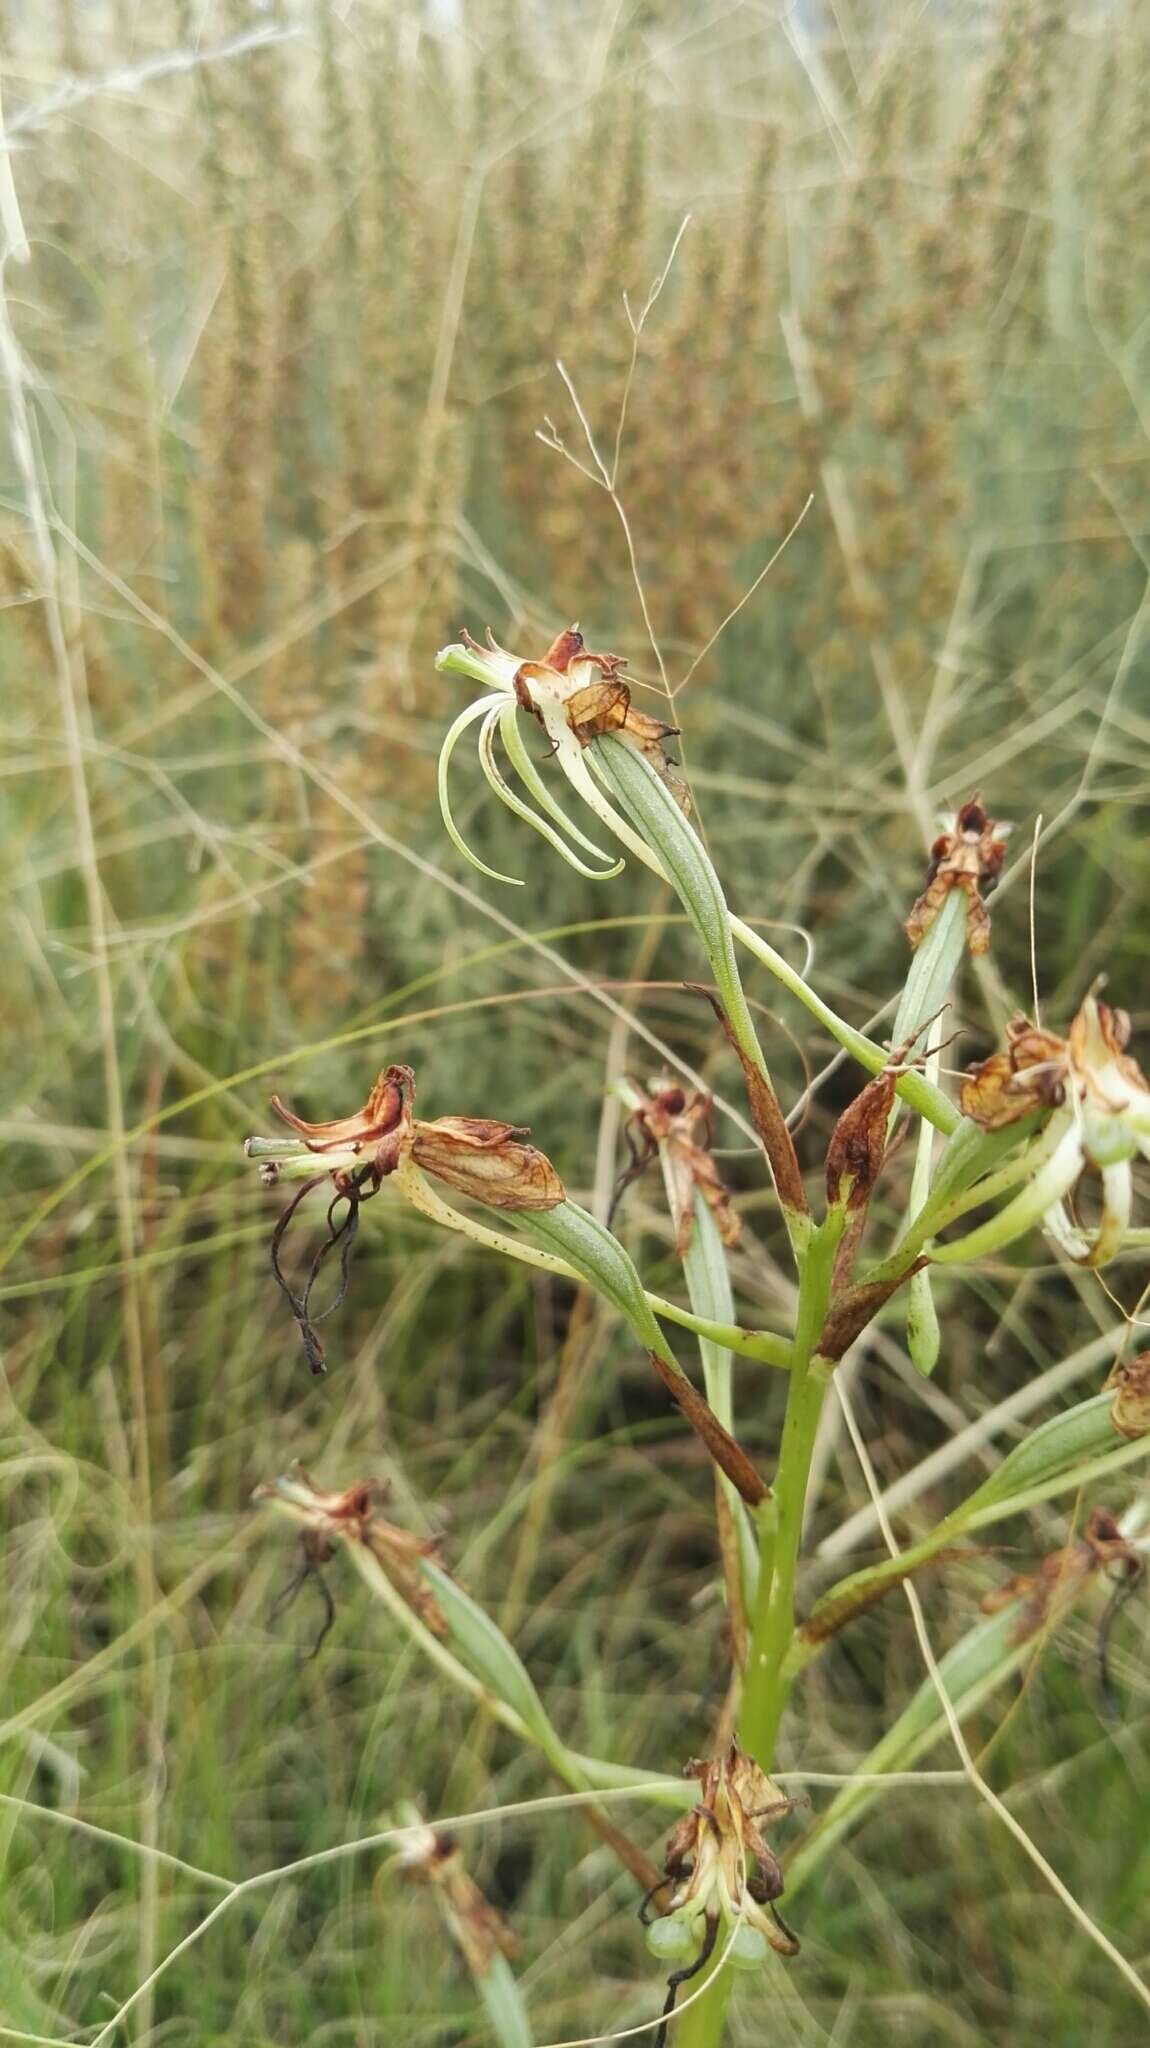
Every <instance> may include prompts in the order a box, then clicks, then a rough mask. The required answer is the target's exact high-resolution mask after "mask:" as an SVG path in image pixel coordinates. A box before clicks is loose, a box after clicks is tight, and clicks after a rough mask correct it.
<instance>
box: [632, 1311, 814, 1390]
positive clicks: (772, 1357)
mask: <svg viewBox="0 0 1150 2048" xmlns="http://www.w3.org/2000/svg"><path fill="white" fill-rule="evenodd" d="M647 1306H648V1308H650V1309H651V1310H652V1311H653V1312H654V1314H655V1315H657V1316H660V1317H661V1318H662V1320H663V1321H664V1322H665V1323H677V1324H678V1325H679V1328H680V1329H682V1330H690V1331H691V1332H692V1333H693V1335H694V1336H696V1337H704V1338H706V1339H707V1341H708V1342H709V1343H711V1344H721V1345H722V1346H723V1348H724V1349H725V1350H727V1351H736V1352H738V1354H739V1357H740V1358H753V1359H755V1360H756V1361H757V1363H758V1364H759V1365H773V1366H777V1367H778V1369H779V1370H780V1371H781V1372H789V1371H790V1369H791V1359H792V1357H793V1355H794V1352H793V1347H792V1345H791V1341H790V1339H789V1337H779V1336H776V1334H775V1332H774V1331H773V1330H743V1329H741V1328H740V1327H739V1325H738V1324H737V1323H719V1322H715V1321H714V1320H713V1319H712V1318H711V1317H710V1316H700V1315H696V1314H695V1312H694V1310H693V1309H689V1308H680V1306H679V1304H678V1302H677V1301H666V1300H664V1298H663V1296H662V1295H661V1294H648V1295H647Z"/></svg>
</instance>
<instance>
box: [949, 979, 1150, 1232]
mask: <svg viewBox="0 0 1150 2048" xmlns="http://www.w3.org/2000/svg"><path fill="white" fill-rule="evenodd" d="M1129 1042H1130V1019H1129V1017H1128V1016H1127V1015H1126V1012H1125V1010H1113V1009H1111V1007H1110V1005H1109V1004H1108V1003H1102V1002H1099V1001H1098V1000H1097V998H1096V997H1094V996H1087V998H1086V1000H1085V1002H1084V1003H1083V1005H1082V1007H1081V1009H1080V1010H1079V1012H1078V1014H1077V1016H1076V1017H1075V1019H1074V1022H1073V1023H1072V1024H1071V1026H1070V1031H1069V1034H1068V1036H1067V1037H1066V1038H1065V1039H1062V1038H1058V1037H1057V1036H1056V1035H1055V1034H1054V1033H1053V1032H1051V1031H1039V1030H1036V1029H1035V1027H1034V1026H1033V1025H1031V1024H1028V1023H1027V1021H1026V1019H1025V1017H1015V1018H1013V1019H1012V1021H1011V1023H1010V1024H1009V1025H1008V1027H1007V1034H1006V1049H1005V1051H1004V1052H997V1053H992V1054H991V1056H990V1058H989V1059H986V1060H982V1061H980V1062H979V1064H978V1065H977V1066H975V1067H973V1068H972V1069H971V1073H970V1076H969V1078H968V1079H967V1081H966V1082H965V1083H964V1084H963V1088H962V1096H961V1100H962V1108H963V1111H964V1114H965V1115H967V1116H968V1117H970V1118H972V1120H973V1121H974V1122H975V1123H978V1124H981V1125H982V1126H983V1127H984V1129H987V1130H998V1129H1000V1128H1002V1127H1004V1126H1006V1125H1009V1124H1012V1123H1014V1122H1016V1121H1017V1120H1018V1119H1019V1118H1020V1117H1024V1116H1026V1115H1027V1114H1028V1113H1030V1112H1031V1111H1040V1110H1046V1111H1048V1112H1049V1113H1050V1122H1049V1126H1048V1133H1047V1134H1046V1135H1047V1136H1048V1137H1049V1138H1050V1139H1053V1140H1055V1141H1057V1152H1056V1153H1055V1154H1054V1155H1053V1156H1052V1158H1051V1168H1053V1167H1054V1166H1055V1164H1057V1166H1058V1173H1059V1180H1060V1183H1061V1186H1060V1193H1059V1197H1058V1199H1057V1200H1056V1201H1054V1202H1052V1204H1051V1207H1050V1209H1049V1210H1048V1211H1047V1213H1046V1215H1045V1216H1044V1218H1043V1225H1044V1228H1045V1229H1046V1230H1047V1232H1048V1234H1049V1235H1050V1236H1051V1237H1052V1238H1053V1239H1054V1240H1055V1242H1056V1243H1057V1244H1058V1246H1059V1248H1060V1249H1061V1250H1062V1251H1064V1252H1065V1253H1066V1256H1067V1257H1068V1258H1071V1259H1074V1260H1076V1261H1078V1262H1079V1263H1081V1264H1085V1265H1091V1266H1101V1265H1104V1264H1105V1263H1106V1261H1107V1260H1108V1259H1110V1258H1113V1256H1114V1254H1115V1252H1116V1251H1117V1250H1118V1249H1119V1248H1120V1247H1121V1245H1122V1243H1123V1241H1124V1238H1125V1235H1126V1231H1127V1228H1128V1225H1129V1221H1130V1213H1131V1208H1132V1204H1133V1191H1134V1184H1133V1177H1132V1174H1131V1168H1130V1162H1131V1160H1132V1159H1133V1158H1134V1156H1135V1154H1136V1153H1139V1152H1140V1153H1141V1154H1142V1156H1143V1157H1144V1158H1147V1159H1150V1086H1148V1085H1147V1082H1146V1078H1145V1076H1144V1074H1143V1073H1142V1070H1141V1068H1140V1067H1139V1065H1138V1063H1137V1061H1136V1060H1133V1059H1131V1058H1130V1056H1129V1054H1128V1053H1127V1050H1126V1047H1127V1045H1128V1044H1129ZM1085 1166H1090V1167H1095V1168H1097V1170H1098V1172H1099V1174H1100V1176H1101V1182H1102V1214H1101V1217H1100V1220H1099V1222H1098V1223H1097V1225H1095V1226H1094V1227H1093V1228H1092V1229H1091V1230H1083V1229H1081V1228H1080V1227H1079V1226H1078V1225H1077V1224H1073V1223H1071V1222H1070V1220H1069V1218H1068V1217H1067V1216H1066V1213H1065V1210H1064V1207H1063V1201H1062V1195H1063V1194H1065V1193H1068V1192H1069V1190H1070V1188H1071V1187H1072V1186H1073V1185H1074V1182H1075V1181H1076V1180H1077V1179H1078V1176H1079V1175H1080V1173H1081V1172H1082V1169H1083V1168H1084V1167H1085Z"/></svg>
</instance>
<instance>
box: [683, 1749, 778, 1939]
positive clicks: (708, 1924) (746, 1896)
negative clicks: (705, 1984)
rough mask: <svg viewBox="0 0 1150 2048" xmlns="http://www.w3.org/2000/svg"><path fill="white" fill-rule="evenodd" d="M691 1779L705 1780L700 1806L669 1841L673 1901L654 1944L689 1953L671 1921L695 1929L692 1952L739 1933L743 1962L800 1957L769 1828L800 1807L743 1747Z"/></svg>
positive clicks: (699, 1768)
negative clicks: (779, 1906)
mask: <svg viewBox="0 0 1150 2048" xmlns="http://www.w3.org/2000/svg"><path fill="white" fill-rule="evenodd" d="M687 1776H688V1777H692V1778H697V1779H698V1780H699V1784H700V1787H701V1790H700V1794H699V1803H698V1805H697V1806H695V1807H694V1808H693V1809H692V1811H691V1812H690V1813H688V1814H684V1816H683V1818H682V1820H681V1821H680V1822H679V1824H678V1826H677V1827H676V1828H675V1830H674V1832H673V1833H672V1835H671V1836H670V1838H669V1840H668V1843H667V1855H666V1863H665V1866H664V1867H665V1870H666V1878H665V1880H664V1885H663V1886H662V1887H661V1888H660V1889H662V1890H664V1891H665V1892H666V1895H667V1896H666V1903H665V1905H664V1906H663V1908H662V1915H661V1920H660V1921H657V1922H655V1923H654V1924H653V1926H652V1928H651V1931H650V1934H649V1937H648V1938H649V1941H651V1945H652V1946H654V1947H655V1948H656V1950H657V1952H658V1953H660V1954H663V1955H665V1956H668V1957H670V1956H671V1955H673V1954H674V1953H675V1952H676V1948H678V1950H679V1952H680V1953H682V1952H683V1949H682V1947H681V1946H680V1944H679V1942H677V1941H676V1942H674V1943H673V1942H672V1940H671V1938H670V1933H669V1932H668V1931H667V1930H666V1925H665V1923H666V1922H668V1921H669V1922H672V1923H674V1925H675V1927H676V1928H678V1929H684V1928H685V1929H686V1930H687V1931H688V1933H689V1936H690V1945H692V1946H697V1945H698V1944H699V1943H700V1942H704V1943H709V1947H713V1946H714V1941H715V1938H716V1934H717V1932H719V1931H720V1930H723V1929H725V1930H726V1931H727V1932H728V1933H732V1935H733V1941H732V1947H731V1959H732V1961H734V1962H736V1963H743V1964H746V1965H751V1964H754V1963H757V1962H760V1961H762V1959H763V1958H764V1957H765V1955H766V1953H767V1950H768V1948H772V1949H774V1950H776V1951H777V1953H778V1954H779V1955H784V1956H793V1955H797V1954H798V1949H799V1944H798V1941H797V1940H796V1938H795V1936H794V1935H793V1934H792V1933H791V1931H790V1929H789V1928H788V1927H786V1926H785V1925H784V1924H783V1922H782V1921H781V1920H780V1918H779V1916H778V1914H777V1912H776V1911H775V1907H774V1901H775V1900H776V1899H778V1898H781V1897H782V1894H783V1874H782V1870H781V1869H780V1867H779V1862H778V1859H777V1857H776V1856H775V1854H774V1852H773V1850H772V1849H771V1848H770V1846H769V1844H768V1843H767V1841H766V1838H765V1836H764V1834H763V1823H764V1822H766V1821H771V1820H779V1819H781V1818H782V1816H783V1815H784V1814H787V1813H789V1812H790V1811H791V1809H792V1807H793V1805H794V1801H793V1800H791V1799H787V1798H786V1797H785V1796H784V1795H783V1794H782V1793H781V1792H780V1791H779V1788H778V1786H777V1785H775V1784H773V1783H772V1782H771V1780H770V1778H768V1777H767V1775H766V1772H765V1771H762V1770H760V1768H759V1766H758V1764H756V1763H755V1762H753V1760H752V1759H751V1758H750V1757H749V1756H747V1755H745V1754H744V1752H743V1751H742V1750H741V1749H739V1747H738V1746H737V1744H735V1743H732V1744H731V1746H730V1748H729V1750H728V1751H727V1753H726V1755H725V1756H722V1757H713V1758H709V1759H708V1758H703V1759H696V1760H694V1761H692V1762H691V1763H689V1764H688V1765H687ZM660 1927H662V1928H663V1930H664V1931H663V1932H662V1933H660V1932H659V1931H658V1930H659V1929H660ZM709 1947H708V1948H707V1952H708V1953H709Z"/></svg>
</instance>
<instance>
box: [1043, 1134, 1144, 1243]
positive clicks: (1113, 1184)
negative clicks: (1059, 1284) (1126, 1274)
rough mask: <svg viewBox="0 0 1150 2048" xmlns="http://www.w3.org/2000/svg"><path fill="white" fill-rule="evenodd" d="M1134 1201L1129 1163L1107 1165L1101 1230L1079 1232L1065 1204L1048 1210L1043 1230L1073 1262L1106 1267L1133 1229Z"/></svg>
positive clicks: (1103, 1183)
mask: <svg viewBox="0 0 1150 2048" xmlns="http://www.w3.org/2000/svg"><path fill="white" fill-rule="evenodd" d="M1133 1198H1134V1183H1133V1179H1132V1177H1131V1173H1130V1167H1129V1163H1128V1162H1127V1161H1126V1160H1123V1161H1122V1162H1121V1163H1120V1164H1119V1165H1117V1166H1104V1167H1103V1169H1102V1215H1101V1217H1100V1218H1099V1222H1098V1228H1097V1230H1095V1231H1094V1232H1093V1233H1091V1232H1089V1231H1086V1230H1081V1229H1079V1227H1078V1225H1077V1224H1075V1223H1072V1222H1071V1220H1070V1218H1069V1216H1068V1215H1067V1213H1066V1205H1065V1203H1064V1202H1058V1203H1056V1204H1055V1205H1054V1207H1053V1208H1051V1209H1049V1210H1048V1211H1047V1213H1046V1215H1045V1216H1044V1217H1043V1219H1042V1227H1043V1229H1044V1230H1045V1232H1046V1234H1047V1236H1048V1237H1049V1238H1050V1239H1051V1240H1052V1242H1053V1243H1054V1244H1056V1245H1057V1246H1058V1249H1059V1251H1060V1252H1062V1253H1064V1255H1065V1256H1066V1257H1067V1258H1068V1259H1073V1260H1074V1262H1075V1264H1076V1265H1079V1266H1105V1265H1108V1264H1109V1262H1110V1260H1111V1259H1112V1258H1113V1257H1114V1255H1115V1253H1116V1252H1118V1251H1120V1250H1121V1248H1122V1242H1123V1239H1124V1238H1125V1236H1126V1232H1127V1231H1128V1230H1129V1228H1130V1211H1131V1207H1132V1204H1133Z"/></svg>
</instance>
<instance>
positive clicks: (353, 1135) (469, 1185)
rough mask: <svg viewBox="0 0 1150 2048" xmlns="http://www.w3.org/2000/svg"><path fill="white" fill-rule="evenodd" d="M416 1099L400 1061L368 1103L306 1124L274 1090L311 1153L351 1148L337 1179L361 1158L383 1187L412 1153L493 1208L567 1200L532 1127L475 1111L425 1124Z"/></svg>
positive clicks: (336, 1169) (547, 1205)
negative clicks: (331, 1118)
mask: <svg viewBox="0 0 1150 2048" xmlns="http://www.w3.org/2000/svg"><path fill="white" fill-rule="evenodd" d="M414 1102H415V1076H414V1074H413V1073H412V1070H411V1068H410V1067H403V1066H391V1067H387V1068H385V1069H384V1071H383V1073H382V1074H380V1076H379V1078H378V1080H377V1081H376V1083H375V1085H374V1087H373V1088H372V1090H371V1093H370V1095H369V1096H368V1098H367V1101H366V1102H365V1104H364V1106H363V1108H362V1109H360V1110H356V1111H355V1113H354V1114H353V1115H352V1116H347V1117H340V1118H337V1119H336V1120H335V1122H333V1123H315V1124H313V1123H307V1122H306V1121H305V1120H304V1118H303V1117H301V1116H297V1115H296V1114H295V1111H294V1110H291V1109H289V1108H288V1107H287V1105H286V1103H284V1102H283V1101H281V1099H280V1097H279V1096H278V1095H273V1096H272V1108H273V1109H274V1110H275V1112H276V1114H277V1116H280V1117H282V1118H283V1121H284V1122H285V1123H286V1124H290V1126H291V1128H292V1130H293V1131H295V1132H297V1133H298V1135H299V1136H300V1137H301V1138H302V1139H303V1142H304V1144H305V1145H306V1146H307V1149H308V1151H309V1152H317V1153H320V1154H331V1153H340V1154H342V1153H348V1154H350V1155H351V1158H350V1159H349V1160H348V1161H347V1162H346V1163H341V1164H340V1165H339V1166H333V1167H332V1169H331V1171H332V1173H333V1176H334V1177H335V1179H336V1185H337V1186H339V1185H340V1175H341V1174H343V1175H345V1176H346V1174H347V1173H348V1171H349V1169H350V1168H355V1167H357V1166H359V1165H360V1164H361V1163H362V1164H363V1165H365V1166H366V1167H367V1168H368V1170H369V1173H370V1176H371V1179H372V1180H373V1181H374V1183H375V1186H376V1187H378V1186H379V1183H380V1182H381V1181H382V1180H383V1179H384V1178H385V1177H386V1176H387V1175H388V1174H391V1173H394V1171H395V1169H396V1167H397V1166H399V1165H400V1163H401V1162H402V1160H404V1159H405V1158H411V1159H413V1160H414V1161H415V1164H416V1165H417V1166H420V1167H423V1168H424V1169H425V1170H426V1172H428V1173H431V1174H434V1175H435V1177H436V1179H437V1180H442V1181H445V1182H446V1184H447V1186H448V1187H451V1188H454V1189H455V1190H456V1191H457V1193H459V1194H461V1195H470V1196H471V1197H472V1198H473V1199H474V1200H475V1201H477V1202H485V1203H486V1204H487V1206H488V1208H491V1209H554V1208H557V1207H558V1205H559V1203H560V1202H562V1201H565V1200H566V1190H565V1189H564V1186H563V1183H562V1181H561V1180H560V1178H559V1175H558V1174H557V1173H556V1171H555V1168H554V1167H553V1166H552V1164H551V1161H550V1160H549V1159H548V1158H547V1157H546V1155H545V1154H544V1153H542V1152H540V1151H538V1150H537V1148H536V1147H535V1146H534V1145H529V1144H526V1143H525V1142H524V1141H525V1140H526V1139H527V1138H528V1137H529V1136H530V1133H529V1132H528V1130H527V1129H526V1128H525V1127H524V1126H523V1125H520V1124H505V1123H499V1122H497V1121H496V1120H495V1119H494V1118H493V1117H473V1116H441V1117H436V1118H435V1119H434V1121H432V1122H430V1123H426V1122H424V1121H423V1120H422V1119H421V1118H419V1117H416V1116H415V1115H414V1114H413V1105H414ZM363 1155H366V1157H364V1156H363Z"/></svg>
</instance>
